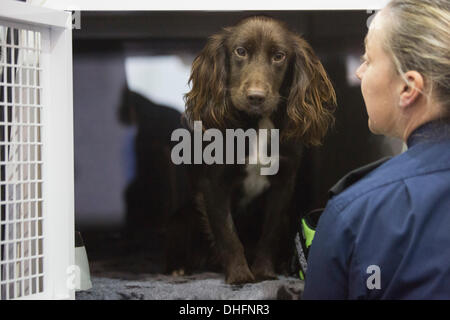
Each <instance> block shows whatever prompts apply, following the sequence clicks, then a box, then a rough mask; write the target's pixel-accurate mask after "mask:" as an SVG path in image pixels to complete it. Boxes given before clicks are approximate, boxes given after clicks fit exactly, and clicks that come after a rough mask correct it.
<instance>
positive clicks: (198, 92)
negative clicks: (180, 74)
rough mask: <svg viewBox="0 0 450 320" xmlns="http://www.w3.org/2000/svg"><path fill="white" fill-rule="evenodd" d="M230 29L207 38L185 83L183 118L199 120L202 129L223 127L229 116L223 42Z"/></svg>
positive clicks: (225, 54)
mask: <svg viewBox="0 0 450 320" xmlns="http://www.w3.org/2000/svg"><path fill="white" fill-rule="evenodd" d="M230 32H231V29H230V28H225V29H224V30H223V31H222V32H220V33H218V34H215V35H213V36H211V37H210V38H209V39H208V42H207V44H206V45H205V47H204V48H203V50H202V51H201V52H200V54H199V55H198V56H197V57H196V58H195V60H194V62H193V64H192V71H191V76H190V78H189V84H190V85H191V90H190V91H189V92H188V93H187V94H186V95H185V96H184V99H185V102H186V117H187V119H189V122H191V125H192V123H193V121H198V120H201V121H202V123H203V127H204V129H208V128H224V127H225V123H226V118H227V117H229V116H230V115H231V113H230V112H231V110H228V109H229V108H228V105H227V100H228V99H227V92H226V87H227V72H228V70H227V69H228V67H227V52H226V47H225V42H226V39H227V37H228V34H229V33H230Z"/></svg>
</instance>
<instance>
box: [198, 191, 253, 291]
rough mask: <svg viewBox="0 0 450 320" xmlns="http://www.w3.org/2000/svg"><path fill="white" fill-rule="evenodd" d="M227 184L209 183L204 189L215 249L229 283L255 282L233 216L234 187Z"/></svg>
mask: <svg viewBox="0 0 450 320" xmlns="http://www.w3.org/2000/svg"><path fill="white" fill-rule="evenodd" d="M227 187H228V186H227V184H222V185H220V183H219V184H213V183H211V182H209V183H206V184H205V188H203V195H204V204H205V211H206V214H207V218H208V222H209V226H210V229H211V233H212V236H213V241H214V245H215V248H216V250H217V252H218V254H219V256H220V259H221V263H222V266H223V269H224V271H225V281H226V282H227V283H229V284H239V283H248V282H254V281H255V278H254V276H253V274H252V273H251V271H250V269H249V267H248V264H247V260H246V258H245V254H244V247H243V245H242V243H241V241H240V240H239V237H238V235H237V233H236V228H235V226H234V222H233V218H232V216H231V209H230V198H231V190H228V188H227Z"/></svg>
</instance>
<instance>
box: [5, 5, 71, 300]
mask: <svg viewBox="0 0 450 320" xmlns="http://www.w3.org/2000/svg"><path fill="white" fill-rule="evenodd" d="M71 32H72V30H71V17H70V14H68V13H65V12H60V11H55V10H49V9H43V8H39V7H33V6H30V5H27V4H25V3H19V2H12V1H3V0H2V2H1V3H0V207H1V211H0V212H1V215H0V299H1V300H4V299H36V298H37V299H73V298H74V291H73V286H71V285H70V279H71V276H72V275H71V274H67V272H68V271H67V270H73V268H71V266H72V265H73V264H74V210H73V124H72V121H73V117H72V52H71V51H72V47H71Z"/></svg>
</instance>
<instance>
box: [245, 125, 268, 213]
mask: <svg viewBox="0 0 450 320" xmlns="http://www.w3.org/2000/svg"><path fill="white" fill-rule="evenodd" d="M258 128H259V129H267V130H270V129H274V128H275V127H274V125H273V122H272V121H271V120H270V119H269V118H263V119H261V120H260V121H259V122H258ZM268 137H270V135H269V134H267V135H265V136H264V135H262V136H259V134H258V139H256V140H254V141H253V143H252V144H251V145H250V150H249V156H248V159H247V163H256V164H247V166H246V167H245V171H246V174H247V175H246V177H245V179H244V181H243V191H244V197H243V198H242V200H241V201H240V205H241V206H245V205H247V204H248V203H250V201H252V200H253V199H254V198H255V197H257V196H258V195H260V194H261V193H263V192H264V191H265V190H266V189H267V188H269V187H270V181H269V179H268V178H267V176H265V175H261V166H262V164H261V161H260V159H259V154H258V141H259V139H260V138H263V139H265V141H264V145H265V146H266V148H267V143H268V141H267V140H268ZM266 154H267V152H266Z"/></svg>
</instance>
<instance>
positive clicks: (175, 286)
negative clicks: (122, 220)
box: [76, 230, 304, 300]
mask: <svg viewBox="0 0 450 320" xmlns="http://www.w3.org/2000/svg"><path fill="white" fill-rule="evenodd" d="M81 235H82V237H83V240H84V243H85V247H86V251H87V254H88V260H89V267H90V272H91V281H92V286H93V287H92V288H91V289H89V290H86V291H80V292H77V293H76V299H77V300H130V299H131V300H179V299H182V300H184V299H185V300H215V299H223V300H229V299H230V300H239V299H244V300H247V299H248V300H253V299H255V300H266V299H270V300H273V299H281V300H290V299H299V298H300V297H301V293H302V291H303V287H304V283H303V281H301V280H299V279H298V278H296V277H286V276H279V277H278V279H277V280H271V281H263V282H258V283H251V284H245V285H227V284H225V282H224V276H223V275H222V274H219V273H213V272H204V273H197V274H191V275H183V276H172V275H165V274H163V272H164V270H163V255H162V252H161V241H160V237H158V236H157V235H153V236H152V235H149V237H150V238H149V239H148V240H147V241H145V244H144V245H143V244H142V243H143V242H142V241H138V242H134V243H133V241H132V240H130V239H125V238H126V237H125V236H124V234H123V232H121V231H120V230H85V231H82V233H81Z"/></svg>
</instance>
